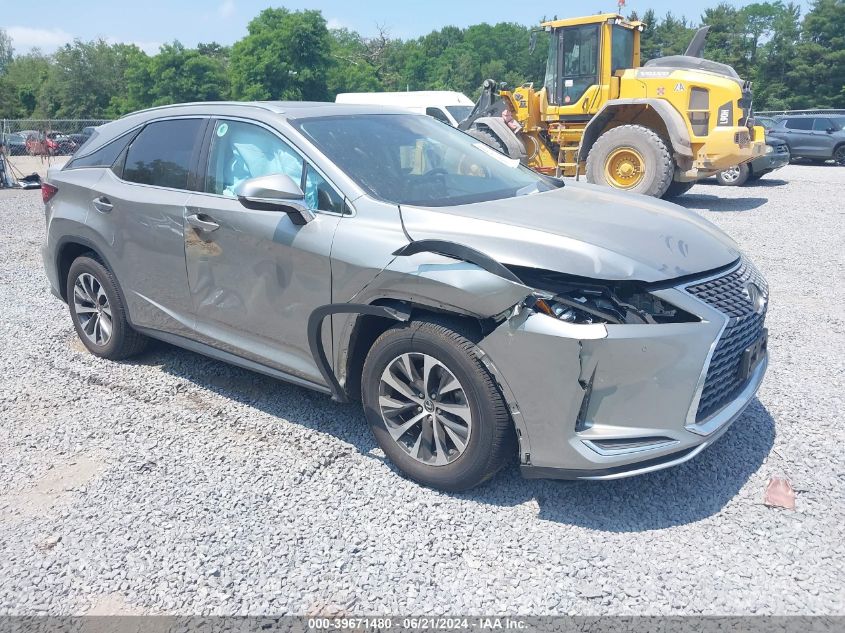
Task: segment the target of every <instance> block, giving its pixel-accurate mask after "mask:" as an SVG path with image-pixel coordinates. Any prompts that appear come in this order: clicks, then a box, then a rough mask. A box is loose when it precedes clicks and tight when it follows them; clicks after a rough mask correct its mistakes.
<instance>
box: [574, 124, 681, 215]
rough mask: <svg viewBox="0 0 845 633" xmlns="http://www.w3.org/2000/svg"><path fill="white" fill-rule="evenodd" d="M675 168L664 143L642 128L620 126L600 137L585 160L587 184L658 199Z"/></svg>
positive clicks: (653, 133)
mask: <svg viewBox="0 0 845 633" xmlns="http://www.w3.org/2000/svg"><path fill="white" fill-rule="evenodd" d="M674 171H675V165H674V163H673V161H672V155H671V153H670V152H669V147H668V145H667V144H666V142H665V141H664V140H663V139H662V138H660V136H659V135H658V134H656V133H655V132H654V131H653V130H650V129H648V128H647V127H643V126H642V125H621V126H619V127H615V128H612V129H610V130H608V131H607V132H605V133H604V134H602V135H601V136H600V137H599V138H598V140H597V141H596V142H595V144H594V145H593V147H592V149H591V150H590V153H589V155H588V156H587V181H588V182H592V183H595V184H597V185H606V186H609V187H614V188H616V189H623V190H625V191H630V192H632V193H642V194H645V195H647V196H654V197H658V198H659V197H660V196H662V195H663V194H664V193H666V190H667V189H668V188H669V185H670V184H671V183H672V176H673V174H674Z"/></svg>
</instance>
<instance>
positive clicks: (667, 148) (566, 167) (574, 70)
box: [460, 13, 765, 198]
mask: <svg viewBox="0 0 845 633" xmlns="http://www.w3.org/2000/svg"><path fill="white" fill-rule="evenodd" d="M643 26H644V25H643V24H642V23H641V22H628V21H626V20H625V19H624V18H623V17H622V16H621V15H618V14H615V13H606V14H601V15H591V16H588V17H583V18H571V19H565V20H554V21H551V22H545V23H543V24H542V25H541V27H542V28H543V29H545V31H547V32H548V33H549V36H550V37H549V39H550V44H549V57H548V63H547V67H546V76H545V80H544V82H543V86H542V87H541V88H540V89H539V90H537V89H536V88H535V87H534V85H533V84H530V83H529V84H524V85H522V86H520V87H519V88H516V89H514V90H508V89H506V88H505V86H503V85H502V86H500V85H497V84H496V82H494V81H493V80H490V79H488V80H487V81H485V82H484V87H483V91H482V94H481V97H480V98H479V100H478V102H477V103H476V105H475V108H474V109H473V111H472V114H470V116H469V117H468V118H467V119H465V120H464V121H462V122H461V124H460V128H461V129H463V130H465V131H467V133H469V134H471V135H473V136H475V137H476V138H478V139H479V140H481V141H483V142H485V143H487V144H488V145H490V146H491V147H494V148H495V149H498V150H499V151H501V152H503V153H505V154H506V155H508V156H510V157H512V158H518V159H520V160H521V161H522V162H523V163H524V164H526V165H528V166H529V167H531V168H533V169H536V170H537V171H539V172H541V173H544V174H549V175H555V176H577V175H586V178H587V180H588V181H589V182H591V183H596V184H601V185H609V186H611V187H615V188H617V189H624V190H627V191H631V192H636V193H642V194H646V195H650V196H656V197H667V198H668V197H674V196H678V195H681V194H683V193H684V192H685V191H687V190H688V189H689V188H690V187H692V185H693V183H694V182H695V181H696V180H699V179H701V178H706V177H707V176H712V175H714V174H716V173H718V172H719V171H721V170H723V169H725V168H727V167H731V166H734V165H738V164H741V163H744V162H747V161H749V160H752V159H753V158H755V157H757V156H759V155H761V154H763V153H764V151H765V138H764V131H763V128H762V127H758V126H754V125H753V120H752V118H751V84H750V82H747V81H743V80H742V79H740V77H739V75H737V73H736V71H734V69H733V68H731V67H730V66H727V65H725V64H720V63H718V62H714V61H710V60H706V59H701V51H702V50H703V48H704V40H705V38H706V36H707V27H704V28H703V29H700V30H699V31H698V32H697V33H696V34H695V36H694V37H693V40H692V42H691V43H690V46H689V48H688V49H687V51H686V53H685V54H684V55H675V56H671V57H662V58H659V59H654V60H651V61H649V62H647V63H646V64H645V65H643V66H642V67H641V66H640V33H641V32H642V29H643ZM531 45H532V46H533V40H532V44H531Z"/></svg>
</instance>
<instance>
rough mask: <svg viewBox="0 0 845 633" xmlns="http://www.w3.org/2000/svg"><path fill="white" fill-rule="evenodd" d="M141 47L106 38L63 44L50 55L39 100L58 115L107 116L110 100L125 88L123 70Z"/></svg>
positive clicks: (71, 116) (43, 107) (47, 109)
mask: <svg viewBox="0 0 845 633" xmlns="http://www.w3.org/2000/svg"><path fill="white" fill-rule="evenodd" d="M139 53H140V50H139V49H138V48H137V47H136V46H134V45H130V44H109V43H108V42H106V41H105V40H93V41H90V42H82V41H79V40H76V41H75V42H73V43H72V44H66V45H65V46H63V47H62V48H60V49H59V50H58V51H56V53H55V54H54V55H53V59H52V63H51V64H50V71H49V74H48V77H47V81H46V82H45V83H44V84H43V86H42V88H41V94H40V101H39V103H40V104H41V106H42V109H43V110H44V114H45V115H47V116H50V117H59V118H69V119H72V118H86V117H93V118H100V117H105V116H108V114H109V113H110V112H109V111H110V105H111V103H112V100H113V99H115V98H116V97H119V96H120V95H122V94H124V93H125V91H126V82H125V73H126V70H127V68H128V66H129V63H130V60H131V59H132V58H133V57H134V56H136V55H138V54H139Z"/></svg>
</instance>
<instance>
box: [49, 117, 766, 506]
mask: <svg viewBox="0 0 845 633" xmlns="http://www.w3.org/2000/svg"><path fill="white" fill-rule="evenodd" d="M43 196H44V200H45V203H46V215H47V242H46V245H45V247H44V249H43V254H44V265H45V269H46V271H47V276H48V278H49V280H50V284H51V285H52V288H53V292H54V293H55V294H56V296H58V297H60V298H61V299H62V300H64V301H66V302H67V303H68V305H69V308H70V316H71V318H72V320H73V324H74V326H75V328H76V331H77V333H78V334H79V337H80V339H81V340H82V342H83V343H84V344H85V346H86V347H87V348H88V349H89V350H90V351H91V352H92V353H93V354H95V355H97V356H100V357H102V358H107V359H111V360H118V359H122V358H126V357H128V356H130V355H132V354H136V353H138V352H140V351H141V350H143V348H144V345H145V343H146V341H147V340H148V337H152V338H156V339H161V340H164V341H167V342H169V343H172V344H174V345H177V346H181V347H184V348H187V349H191V350H195V351H198V352H201V353H203V354H207V355H209V356H212V357H215V358H218V359H222V360H225V361H228V362H230V363H234V364H237V365H240V366H243V367H247V368H249V369H252V370H255V371H258V372H263V373H265V374H269V375H271V376H275V377H278V378H280V379H283V380H288V381H291V382H294V383H296V384H298V385H302V386H303V387H307V388H310V389H315V390H317V391H321V392H324V393H327V394H331V395H332V396H333V397H334V398H335V399H336V400H339V401H342V402H344V401H347V400H349V399H360V400H361V401H362V403H363V406H364V410H365V412H366V417H367V420H368V422H369V424H370V426H371V428H372V431H373V433H374V434H375V437H376V439H377V441H378V443H379V445H380V446H381V447H382V449H383V450H384V452H385V453H386V454H387V456H388V457H389V458H390V459H391V460H392V461H393V462H394V463H395V464H396V465H397V466H398V468H399V469H400V470H401V471H402V472H404V473H405V474H407V475H408V476H410V477H412V478H413V479H415V480H417V481H419V482H422V483H424V484H426V485H430V486H435V487H439V488H442V489H447V490H460V489H465V488H469V487H471V486H474V485H477V484H479V483H481V482H483V481H484V480H486V479H487V478H489V477H491V476H492V475H493V474H494V473H495V472H496V471H497V470H498V469H499V468H500V467H502V465H503V464H505V463H507V461H508V460H509V459H510V458H511V457H512V456H514V455H518V459H519V462H520V464H521V468H522V471H523V473H524V474H525V475H526V476H529V477H564V478H581V479H613V478H617V477H625V476H629V475H634V474H638V473H645V472H649V471H653V470H657V469H660V468H665V467H668V466H671V465H674V464H679V463H681V462H684V461H686V460H688V459H691V458H692V457H694V456H695V455H697V454H698V453H699V452H701V451H702V450H703V449H704V448H705V447H706V446H708V445H710V444H712V443H713V442H714V441H715V440H716V438H718V437H719V436H720V435H722V434H723V433H724V432H725V431H726V429H727V428H728V427H729V426H730V424H731V423H732V422H733V421H734V420H735V419H736V418H737V417H738V416H739V415H740V413H741V412H742V410H743V409H744V408H745V406H746V405H747V404H748V403H749V402H750V401H751V399H752V398H753V397H754V394H755V392H756V390H757V388H758V387H759V385H760V382H761V381H762V379H763V374H764V372H765V369H766V363H767V352H766V341H767V338H766V330H765V328H764V319H765V313H766V305H767V296H768V295H767V286H766V282H765V281H764V280H763V278H762V277H761V275H760V274H759V273H758V272H757V270H756V269H755V268H754V266H753V265H752V264H751V262H750V261H748V259H746V258H745V257H743V256H742V255H741V254H740V252H739V250H738V248H737V246H736V244H734V242H732V241H731V240H730V239H729V238H728V237H727V236H726V235H724V234H723V233H722V232H721V231H720V230H719V229H717V228H716V227H715V226H713V225H711V224H710V223H708V222H706V221H705V220H703V219H701V218H700V217H698V216H697V215H695V214H694V213H691V212H688V211H686V210H684V209H682V208H680V207H677V206H675V205H672V204H669V203H666V202H662V201H656V200H653V199H650V198H645V197H642V196H637V195H630V194H623V193H617V192H613V191H611V190H608V189H606V188H599V187H594V186H590V185H584V184H578V183H567V184H566V185H565V186H564V183H563V182H562V181H560V180H557V179H554V178H549V177H546V176H542V175H538V174H536V173H534V172H532V171H530V170H528V169H526V168H524V167H523V166H521V165H520V164H519V163H518V162H515V161H512V160H510V159H508V158H507V157H505V156H503V155H502V154H499V153H497V152H495V151H494V150H492V149H490V148H488V147H487V146H486V145H483V144H481V143H479V142H477V141H476V140H475V139H473V138H471V137H470V136H467V135H465V134H464V133H462V132H459V131H458V130H455V129H453V128H450V127H448V126H445V125H442V124H441V123H439V122H437V121H435V120H433V119H432V118H430V117H427V116H424V115H415V114H410V113H407V112H403V111H400V110H389V109H383V108H379V109H376V108H373V107H368V106H350V105H335V104H321V103H217V104H187V105H178V106H169V107H163V108H157V109H153V110H147V111H143V112H139V113H136V114H132V115H130V116H127V117H124V118H122V119H120V120H118V121H115V122H113V123H110V124H108V125H105V126H103V127H100V128H98V129H97V131H96V132H95V133H94V136H93V137H92V139H91V140H90V141H89V142H88V143H87V144H86V146H85V147H84V148H83V149H82V150H81V151H80V152H78V153H77V155H76V156H74V157H73V159H72V160H71V161H70V162H69V163H68V164H67V165H66V166H65V167H64V168H63V169H61V170H59V171H56V170H53V171H51V172H50V173H49V176H48V181H47V182H46V183H45V184H44V188H43Z"/></svg>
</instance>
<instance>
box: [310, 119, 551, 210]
mask: <svg viewBox="0 0 845 633" xmlns="http://www.w3.org/2000/svg"><path fill="white" fill-rule="evenodd" d="M298 127H299V129H300V130H301V131H302V133H303V134H305V135H306V136H307V137H308V138H310V139H311V140H312V141H313V142H314V144H315V145H317V146H318V147H319V148H320V149H321V150H322V151H323V153H324V154H325V155H326V156H328V157H329V158H330V159H331V160H332V161H333V162H334V163H335V164H336V165H337V166H338V167H339V168H340V169H342V170H343V171H344V172H346V174H347V175H349V177H350V178H352V180H354V181H355V182H356V183H358V185H359V186H360V187H361V188H362V189H364V190H365V191H366V192H367V193H369V194H370V195H372V196H373V197H375V198H378V199H380V200H385V201H387V202H393V203H396V204H413V205H420V206H431V207H439V206H448V205H456V204H468V203H471V202H481V201H484V200H497V199H501V198H511V197H513V196H518V195H525V194H530V193H536V192H538V191H545V190H548V189H554V188H555V187H556V186H558V185H556V184H555V183H554V181H553V179H550V178H545V177H543V176H540V175H539V174H535V173H534V172H533V171H531V170H530V169H528V168H526V167H523V166H521V165H519V163H518V162H517V161H515V160H511V159H509V158H508V157H506V156H505V155H503V154H500V153H499V152H497V151H495V150H493V149H490V148H489V147H487V146H486V145H484V144H483V143H481V142H480V141H477V140H476V139H474V138H472V137H471V136H468V135H467V134H464V133H463V132H459V131H458V130H456V129H455V128H452V127H449V126H446V125H443V124H442V123H440V122H438V121H436V120H434V119H432V118H431V117H427V116H420V115H413V114H366V115H349V116H333V117H320V118H314V119H304V120H302V121H301V122H299V123H298Z"/></svg>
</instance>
